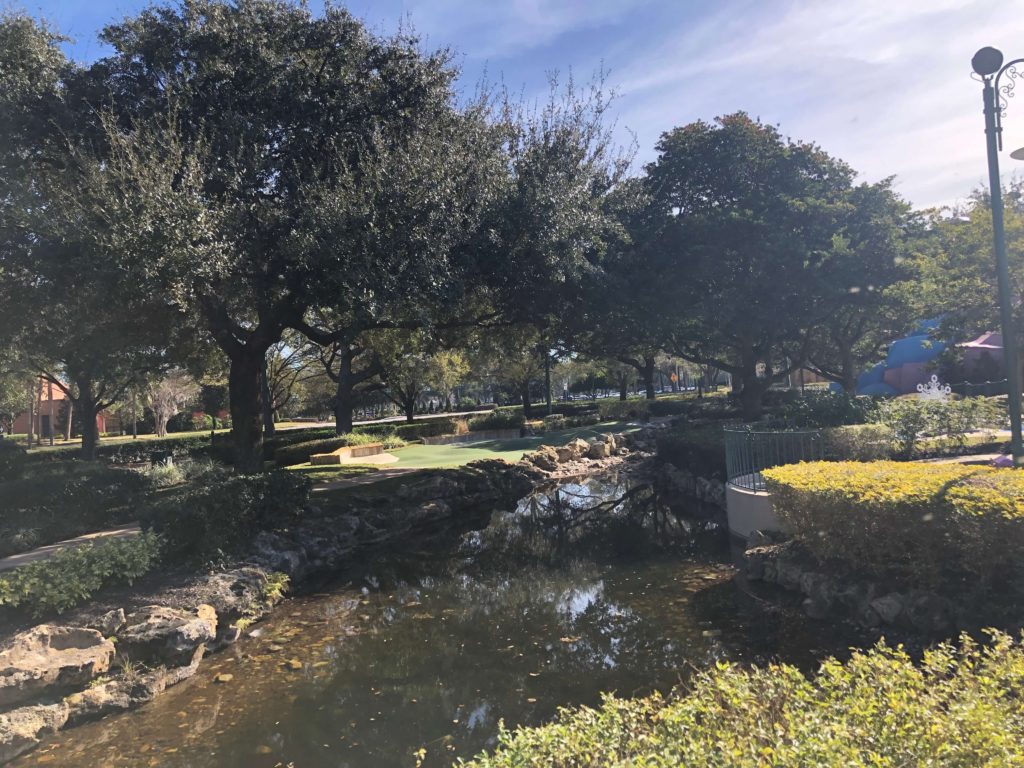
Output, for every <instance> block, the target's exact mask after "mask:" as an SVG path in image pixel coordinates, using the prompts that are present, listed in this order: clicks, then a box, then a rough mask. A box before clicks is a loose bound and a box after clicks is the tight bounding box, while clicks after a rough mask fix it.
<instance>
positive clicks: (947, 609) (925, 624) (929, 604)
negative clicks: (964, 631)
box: [904, 592, 953, 634]
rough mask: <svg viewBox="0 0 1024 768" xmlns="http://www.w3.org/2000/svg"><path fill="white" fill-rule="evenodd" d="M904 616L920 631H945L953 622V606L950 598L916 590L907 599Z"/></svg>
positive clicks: (930, 632)
mask: <svg viewBox="0 0 1024 768" xmlns="http://www.w3.org/2000/svg"><path fill="white" fill-rule="evenodd" d="M904 618H905V619H906V621H907V623H909V624H910V626H912V627H913V628H914V629H916V630H917V631H919V632H925V633H928V634H934V633H937V632H943V631H946V630H948V629H949V628H950V627H951V626H952V624H953V607H952V605H951V604H950V602H949V601H948V600H944V599H943V598H941V597H939V596H938V595H935V594H932V593H930V592H916V593H914V594H912V595H910V596H909V598H908V600H907V604H906V615H905V616H904Z"/></svg>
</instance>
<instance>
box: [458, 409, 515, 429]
mask: <svg viewBox="0 0 1024 768" xmlns="http://www.w3.org/2000/svg"><path fill="white" fill-rule="evenodd" d="M525 423H526V417H525V416H523V414H522V411H521V410H520V412H519V413H516V412H515V411H506V410H502V409H496V410H493V411H491V412H490V413H487V414H484V415H482V416H474V417H473V418H471V419H470V420H469V424H468V426H469V431H470V432H486V431H487V430H491V429H519V428H520V427H522V426H523V424H525Z"/></svg>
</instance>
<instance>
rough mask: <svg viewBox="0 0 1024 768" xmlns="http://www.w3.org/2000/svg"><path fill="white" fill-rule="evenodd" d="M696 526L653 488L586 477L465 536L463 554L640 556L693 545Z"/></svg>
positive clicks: (545, 558) (553, 558) (490, 557)
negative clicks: (673, 509) (675, 511)
mask: <svg viewBox="0 0 1024 768" xmlns="http://www.w3.org/2000/svg"><path fill="white" fill-rule="evenodd" d="M699 525H701V524H698V523H695V522H693V521H690V520H687V519H685V518H680V517H678V516H677V515H676V514H675V513H674V512H673V511H672V510H671V509H670V508H669V506H668V505H667V504H665V503H664V502H663V501H662V500H661V499H660V498H659V497H658V495H657V494H656V493H655V491H654V489H653V487H652V486H651V485H650V484H645V483H635V482H631V481H629V480H618V479H615V478H613V479H596V478H588V479H587V480H584V481H581V482H573V483H566V484H564V485H560V486H558V487H557V488H554V489H546V490H544V491H541V492H537V493H534V494H532V495H530V496H527V497H526V498H524V499H522V500H521V501H520V502H519V504H518V505H517V506H516V508H515V509H514V510H513V511H511V512H497V513H495V514H494V516H493V518H492V520H491V523H490V525H488V527H487V528H486V529H485V530H483V531H479V532H476V533H475V534H472V535H470V536H469V537H467V542H466V546H465V547H464V552H467V553H472V554H475V555H477V556H480V555H484V556H485V557H484V558H483V559H485V560H486V561H487V562H488V564H491V563H492V562H493V561H494V560H497V561H506V562H507V561H511V560H515V559H516V558H522V559H527V560H539V561H541V562H551V563H556V562H562V561H563V560H564V559H565V558H566V557H567V556H569V555H570V553H576V554H587V555H591V556H601V557H617V558H623V557H638V556H641V555H646V554H649V553H650V552H652V551H654V550H660V549H678V548H679V547H680V546H688V545H690V544H692V543H693V541H694V534H695V531H696V529H697V528H698V527H699Z"/></svg>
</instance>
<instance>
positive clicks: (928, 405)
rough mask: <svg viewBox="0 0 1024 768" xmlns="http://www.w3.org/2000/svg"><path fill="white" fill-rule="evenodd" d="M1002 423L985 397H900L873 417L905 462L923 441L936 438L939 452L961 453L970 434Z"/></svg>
mask: <svg viewBox="0 0 1024 768" xmlns="http://www.w3.org/2000/svg"><path fill="white" fill-rule="evenodd" d="M1003 420H1004V419H1003V414H1002V411H1001V409H1000V408H999V406H998V404H997V403H996V401H995V400H993V399H990V398H985V397H965V398H963V399H962V400H954V399H949V400H922V399H920V398H917V397H900V398H896V399H895V400H886V401H883V402H881V403H879V404H878V407H877V410H876V413H875V415H874V417H873V421H875V422H877V423H880V424H885V425H886V426H887V427H889V428H890V429H891V430H892V432H893V436H894V438H895V440H896V445H897V448H898V450H899V452H900V454H901V455H903V456H905V457H907V458H910V457H911V456H913V455H914V454H915V453H918V452H920V450H921V446H922V439H923V438H938V440H937V441H936V442H937V445H938V447H939V448H945V449H947V450H962V449H963V448H964V446H965V445H966V443H967V436H968V434H969V433H970V432H974V431H982V430H988V429H996V428H998V427H1000V426H1001V425H1002V423H1003Z"/></svg>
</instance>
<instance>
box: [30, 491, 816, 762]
mask: <svg viewBox="0 0 1024 768" xmlns="http://www.w3.org/2000/svg"><path fill="white" fill-rule="evenodd" d="M671 517H672V519H670V513H667V512H666V511H665V509H664V507H663V506H662V505H661V504H659V503H658V500H657V499H655V498H654V497H653V494H652V493H651V492H650V490H649V489H646V488H643V487H642V486H632V485H630V484H628V483H618V482H615V481H612V482H610V483H604V484H602V483H595V482H588V483H584V484H568V485H566V486H563V487H561V488H559V489H555V490H553V491H551V492H550V493H547V494H538V495H535V496H533V497H530V498H528V499H524V500H523V501H522V502H521V503H520V504H518V505H517V506H516V508H515V509H513V510H509V511H503V512H497V513H495V515H494V516H493V519H492V523H491V525H490V526H488V528H487V529H486V530H484V531H480V532H477V533H473V534H467V535H466V536H465V537H464V538H463V539H462V540H461V541H460V542H458V543H456V544H455V545H454V546H453V553H452V555H453V556H452V557H450V558H445V559H441V560H440V561H436V562H433V563H429V564H427V563H424V562H423V561H422V560H417V561H412V562H410V561H408V560H401V559H394V560H389V561H388V562H386V563H378V564H375V565H374V566H373V567H367V568H366V569H365V572H364V573H361V574H359V576H358V577H357V578H356V580H355V581H354V582H353V583H350V584H349V585H347V586H345V587H343V588H339V589H333V590H331V592H330V593H327V594H323V595H317V596H310V597H304V598H299V599H296V600H294V601H292V602H291V603H289V604H287V607H286V608H285V610H284V611H283V612H281V613H279V614H278V615H276V616H274V617H272V618H271V619H270V620H268V621H267V622H266V623H265V624H264V625H262V626H260V627H259V628H258V629H257V630H256V631H255V632H254V633H253V635H254V636H252V637H247V638H245V639H244V640H243V641H242V642H240V643H239V644H238V645H236V646H235V647H233V648H232V649H230V650H229V651H227V652H225V653H223V654H221V655H220V656H219V657H214V659H213V660H211V663H210V664H209V665H207V666H204V667H203V669H202V672H201V674H200V676H199V677H198V678H196V679H194V680H192V681H189V682H188V683H185V684H183V685H182V686H179V687H178V688H176V689H172V690H171V691H170V692H168V693H167V694H166V695H165V696H163V697H161V698H159V699H157V700H156V701H155V702H153V703H152V704H151V705H149V706H148V707H146V708H144V709H142V710H140V711H138V712H135V713H132V714H128V715H123V716H118V717H112V718H109V719H107V720H105V721H101V722H99V723H93V724H89V725H86V726H83V727H81V728H77V729H74V730H70V731H67V732H66V733H64V734H61V735H60V736H59V737H58V739H57V740H56V741H55V743H53V744H50V745H47V746H46V748H45V749H43V750H40V751H37V752H36V753H33V754H32V755H30V756H28V757H26V758H24V759H23V760H22V761H20V763H18V765H36V764H49V765H63V766H72V765H74V766H80V765H117V766H150V765H161V766H190V767H192V766H194V767H195V768H206V767H207V766H208V767H209V768H213V767H214V766H216V767H217V768H221V767H226V768H230V767H231V766H275V765H281V766H286V765H294V766H303V767H305V766H353V767H355V766H409V765H413V764H414V757H413V755H414V753H415V751H416V750H418V749H420V748H423V749H425V750H426V760H425V763H424V764H425V765H447V764H450V763H451V762H452V761H453V760H454V758H455V757H458V756H462V757H468V756H470V755H472V754H474V753H475V752H477V751H479V750H480V749H482V748H484V747H487V746H492V745H493V743H494V737H495V734H496V732H497V730H498V724H499V720H501V719H504V720H505V722H506V723H507V724H509V725H514V724H517V723H539V722H543V721H545V720H547V719H549V718H550V717H552V716H553V715H554V714H555V711H556V708H557V707H558V706H561V705H569V704H578V703H590V704H594V703H597V702H598V701H599V696H600V692H601V691H617V692H618V693H619V694H621V695H623V696H628V695H634V694H642V693H646V692H649V691H650V690H652V689H654V688H659V689H663V690H664V689H668V688H670V687H672V686H673V685H674V684H676V683H678V682H679V681H680V680H682V679H684V678H685V677H686V676H687V675H688V674H690V671H691V670H692V669H694V668H699V667H704V666H707V665H708V664H710V663H712V662H713V661H714V660H716V659H720V658H732V659H750V660H756V659H759V658H762V657H763V656H765V655H775V654H777V653H781V654H783V655H785V656H787V657H791V658H809V657H810V656H811V655H813V653H814V651H815V650H816V649H817V647H819V646H820V645H821V641H822V639H821V638H818V637H815V636H814V634H813V628H812V629H811V630H810V631H808V628H807V625H806V623H805V622H804V621H803V619H801V618H800V617H799V616H797V615H796V614H787V613H785V612H779V611H770V612H766V611H764V610H763V607H762V606H760V605H759V604H758V603H757V602H756V601H752V600H750V599H748V598H747V597H746V596H744V595H743V594H742V593H741V592H739V591H737V589H736V588H735V586H734V585H733V582H732V575H733V572H732V569H731V567H730V566H729V565H728V564H727V551H726V550H725V548H723V547H722V546H720V543H716V542H718V540H717V538H714V537H712V538H711V539H710V541H711V542H712V545H711V546H710V547H708V546H705V547H699V548H696V549H695V548H694V547H695V545H694V544H693V541H694V536H695V532H696V531H698V530H699V529H700V527H699V526H697V525H696V524H694V523H691V522H688V521H685V520H676V519H674V516H671ZM624 531H628V532H629V536H628V537H627V536H625V535H624V533H623V532H624ZM684 533H686V534H688V535H686V536H684ZM616 538H618V539H628V543H629V546H628V547H623V545H622V541H618V542H615V541H613V540H614V539H616ZM680 547H682V548H685V549H686V550H687V552H688V553H687V554H686V556H680V555H679V554H674V555H673V554H669V553H663V554H661V555H659V556H656V557H651V556H650V554H649V553H650V551H652V550H653V549H662V550H669V551H670V552H671V551H672V550H677V551H678V549H679V548H680ZM623 549H628V550H629V551H630V553H631V554H633V555H635V554H636V553H637V552H645V553H648V554H647V555H646V556H645V557H643V558H639V559H638V558H636V557H631V558H627V559H625V560H623V559H622V558H620V557H613V555H615V554H616V553H620V554H621V551H622V550H623ZM222 672H229V673H231V674H233V675H234V679H233V680H232V682H230V683H227V684H218V683H215V682H213V678H214V677H215V676H216V675H217V674H219V673H222Z"/></svg>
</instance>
